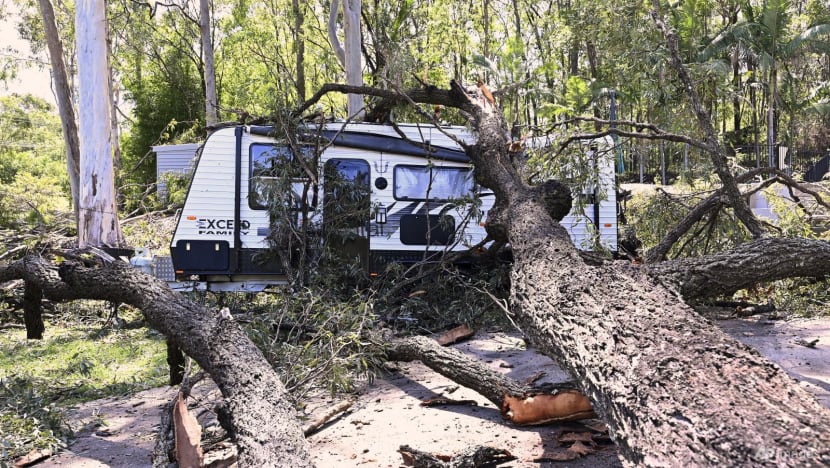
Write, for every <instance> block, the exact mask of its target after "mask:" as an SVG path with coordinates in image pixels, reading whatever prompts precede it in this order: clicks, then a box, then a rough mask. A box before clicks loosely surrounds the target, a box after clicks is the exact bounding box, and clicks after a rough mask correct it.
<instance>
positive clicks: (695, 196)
mask: <svg viewBox="0 0 830 468" xmlns="http://www.w3.org/2000/svg"><path fill="white" fill-rule="evenodd" d="M711 189H712V187H711V186H710V185H708V184H705V183H701V182H697V183H695V184H694V185H692V186H683V185H675V186H673V187H672V190H671V193H668V192H667V191H664V190H658V191H657V192H656V193H651V194H644V193H637V194H635V196H634V198H633V199H632V200H631V201H630V202H629V204H628V209H629V213H630V215H629V225H630V226H631V227H632V228H633V229H634V230H635V233H636V235H637V238H638V239H640V241H641V242H642V243H643V246H642V251H643V252H645V251H647V250H648V249H650V248H651V247H654V246H655V245H657V243H658V242H659V241H660V240H661V239H662V238H663V237H664V236H665V235H666V234H667V233H668V232H669V230H670V229H671V228H673V227H674V226H676V225H677V223H678V222H679V221H680V220H681V219H683V218H684V217H685V216H686V214H688V212H689V207H691V206H694V205H695V204H697V203H698V202H700V201H702V200H703V199H704V198H706V197H707V196H708V195H710V194H711ZM747 240H749V236H748V233H747V232H746V230H745V229H744V228H743V225H742V224H740V222H739V221H738V220H737V219H736V218H735V216H734V214H733V213H732V212H731V210H725V209H719V210H717V211H715V212H713V213H710V214H709V215H708V216H705V217H704V218H703V219H702V220H701V221H699V222H698V223H697V225H695V226H694V227H693V228H692V229H691V230H689V232H688V233H687V234H686V235H685V236H683V237H682V238H681V239H680V240H679V241H678V242H677V243H675V245H674V247H672V249H671V250H670V251H669V254H668V257H669V258H677V257H696V256H700V255H706V254H712V253H716V252H722V251H724V250H728V249H730V248H732V247H734V246H735V245H737V244H738V243H741V242H744V241H747Z"/></svg>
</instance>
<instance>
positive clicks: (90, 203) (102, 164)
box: [75, 0, 124, 247]
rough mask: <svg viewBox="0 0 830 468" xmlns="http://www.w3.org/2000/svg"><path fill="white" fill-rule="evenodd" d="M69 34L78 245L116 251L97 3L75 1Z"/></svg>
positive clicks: (101, 10)
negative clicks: (74, 78) (72, 42)
mask: <svg viewBox="0 0 830 468" xmlns="http://www.w3.org/2000/svg"><path fill="white" fill-rule="evenodd" d="M75 34H76V44H77V47H78V75H79V76H78V84H79V91H80V92H79V110H80V122H79V126H78V127H79V129H80V150H81V153H80V154H81V160H80V162H81V167H80V191H79V201H80V204H79V207H78V210H79V222H78V245H79V246H80V247H86V246H96V247H97V246H103V245H107V246H111V247H121V246H122V245H123V243H124V236H123V234H122V233H121V226H120V225H119V223H118V207H117V205H116V194H115V173H114V168H113V157H112V156H113V154H112V148H113V146H112V139H113V135H112V133H111V131H112V127H111V126H110V125H109V122H110V121H111V115H110V112H112V98H111V96H110V90H111V85H110V83H111V81H112V76H111V73H110V67H109V48H108V46H107V20H106V8H105V4H104V1H103V0H81V1H79V2H78V3H77V4H76V6H75ZM102 82H103V84H104V86H101V83H102ZM102 122H106V123H107V124H105V125H102Z"/></svg>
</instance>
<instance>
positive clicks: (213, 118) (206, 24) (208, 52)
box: [199, 0, 219, 127]
mask: <svg viewBox="0 0 830 468" xmlns="http://www.w3.org/2000/svg"><path fill="white" fill-rule="evenodd" d="M199 32H200V35H201V38H202V58H203V60H204V62H205V67H204V73H205V76H204V80H205V124H206V125H207V126H208V127H213V126H215V125H216V124H217V123H218V122H219V115H218V112H217V106H218V104H219V101H218V98H217V94H216V67H215V66H214V63H213V38H212V37H211V34H210V32H211V28H210V0H199Z"/></svg>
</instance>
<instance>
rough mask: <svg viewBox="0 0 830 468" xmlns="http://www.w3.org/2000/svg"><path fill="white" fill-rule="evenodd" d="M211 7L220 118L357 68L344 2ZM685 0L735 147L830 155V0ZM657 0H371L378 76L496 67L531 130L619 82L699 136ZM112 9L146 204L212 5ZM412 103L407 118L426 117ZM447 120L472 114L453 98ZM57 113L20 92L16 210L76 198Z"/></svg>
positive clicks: (30, 15) (337, 108)
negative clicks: (334, 13) (341, 54)
mask: <svg viewBox="0 0 830 468" xmlns="http://www.w3.org/2000/svg"><path fill="white" fill-rule="evenodd" d="M17 6H18V7H19V8H20V12H21V14H22V22H21V23H20V24H19V25H18V32H19V33H20V35H21V36H22V37H24V38H26V39H27V40H28V41H30V43H31V45H32V48H33V50H34V51H36V52H37V53H38V54H39V56H41V58H43V57H45V54H46V49H45V43H44V40H45V39H44V32H43V26H42V24H43V23H42V20H41V16H40V12H39V10H38V8H37V5H36V4H35V3H34V2H19V3H18V4H17ZM209 6H210V11H211V16H210V18H211V24H210V26H211V27H210V34H211V37H212V45H213V49H214V55H213V56H214V59H215V70H216V71H215V77H216V88H217V95H218V97H217V101H218V106H217V107H218V111H219V118H220V120H245V119H250V117H251V116H273V115H274V114H275V112H277V111H276V109H286V108H291V107H292V106H295V105H297V104H298V103H300V102H302V101H303V100H305V99H306V98H308V97H309V96H310V95H311V94H312V93H314V92H315V91H316V90H317V89H318V88H319V87H320V85H322V84H323V83H327V82H338V81H340V82H342V81H344V75H343V68H342V66H341V65H340V63H339V62H338V61H337V58H336V55H335V53H334V52H333V51H332V47H331V45H330V43H329V37H328V36H329V32H328V25H327V22H328V20H329V13H330V8H331V6H332V5H331V4H330V3H329V2H327V1H324V2H299V1H298V0H294V1H290V2H289V1H282V0H273V1H250V0H242V1H236V2H222V1H214V2H210V5H209ZM671 6H672V7H673V8H672V9H671V12H672V13H671V19H672V21H673V23H674V24H673V26H674V27H675V28H677V30H678V32H679V35H680V37H681V44H680V45H681V48H682V54H683V56H684V59H685V60H686V62H687V64H688V66H689V67H690V68H691V70H692V72H693V74H694V79H695V82H696V83H697V86H698V92H699V93H700V95H701V96H702V97H703V99H704V100H705V105H706V107H707V108H708V110H709V112H710V113H711V115H712V116H713V118H714V120H715V123H716V128H717V129H718V131H719V132H720V134H721V136H722V138H723V139H724V141H725V142H727V143H728V145H729V147H730V148H731V151H732V152H733V153H734V154H736V156H737V157H736V162H738V163H740V164H742V165H744V166H746V167H755V166H759V165H765V164H767V163H768V162H769V160H770V158H771V157H772V156H771V152H770V151H769V146H770V145H775V146H776V147H777V145H781V146H785V147H787V148H789V153H788V156H787V157H788V158H790V159H789V161H787V164H788V165H789V166H791V167H792V168H793V169H794V171H795V172H800V171H803V170H805V169H806V168H807V167H809V165H810V164H812V163H813V162H815V161H816V160H818V159H819V158H820V157H821V156H823V155H824V154H825V153H826V151H827V149H828V147H830V141H828V138H829V137H828V133H827V131H826V129H827V128H828V124H830V104H828V103H830V101H828V98H830V89H828V78H830V56H828V54H827V51H828V46H829V45H830V43H828V38H830V35H828V32H830V10H828V5H827V4H826V3H825V2H821V1H819V0H809V1H782V0H771V1H763V2H759V1H751V2H750V1H733V0H728V1H698V0H689V1H683V2H678V3H676V4H672V5H671ZM650 8H651V5H650V4H648V2H612V3H606V4H603V3H602V2H579V1H576V2H574V1H556V2H547V1H541V2H540V1H521V0H513V1H510V2H507V1H497V0H485V1H476V2H435V1H425V2H416V1H412V0H403V1H391V2H379V1H367V2H365V3H364V4H363V6H362V29H361V33H362V49H361V50H362V54H363V80H364V82H365V83H366V84H369V85H372V86H376V87H379V88H392V89H402V88H407V87H412V86H418V85H420V84H422V83H426V84H430V85H435V86H439V87H446V86H447V85H448V82H449V80H451V79H456V80H461V81H463V82H475V81H476V80H478V79H481V80H482V81H484V82H485V83H487V84H488V85H489V86H490V87H491V88H493V89H502V88H503V94H502V95H501V96H500V105H501V107H502V108H503V109H504V112H505V114H506V116H507V118H508V121H509V122H511V123H516V124H517V125H519V126H521V127H523V128H524V130H523V133H527V132H528V128H531V127H532V128H535V129H539V130H541V131H548V130H550V129H551V127H552V126H553V125H554V124H556V123H557V122H562V121H564V120H566V119H568V118H571V117H575V116H593V117H596V118H599V119H608V118H609V117H610V107H611V105H610V104H611V103H610V95H611V93H610V91H611V90H614V91H615V97H616V109H617V112H616V118H618V119H621V120H632V121H640V122H649V123H651V124H654V125H657V126H659V127H660V128H662V129H664V130H665V131H667V132H675V133H682V134H686V135H688V136H690V137H698V136H699V135H696V130H695V128H696V126H695V125H690V122H692V120H693V116H692V114H691V113H690V112H689V109H688V104H687V100H686V98H685V95H684V93H683V90H682V89H681V87H680V84H679V83H678V81H677V80H676V78H675V77H674V74H673V73H671V72H670V70H669V69H668V63H667V61H666V58H667V55H666V51H665V47H664V45H663V43H662V42H661V41H662V36H661V35H660V33H659V31H658V30H657V29H656V28H655V26H654V24H653V22H652V21H651V19H650V18H649V13H648V11H649V9H650ZM54 9H55V13H56V22H57V24H58V31H59V32H60V34H61V36H62V37H61V39H62V43H63V44H64V51H65V55H66V57H65V62H66V64H67V67H68V69H69V73H68V75H69V76H70V85H73V86H74V78H73V76H74V75H73V71H74V70H75V64H76V59H75V58H74V46H73V44H74V23H73V5H72V4H71V3H66V2H55V4H54ZM108 9H109V10H108V17H109V29H110V47H111V52H112V57H111V65H112V69H113V70H112V72H113V77H114V83H115V88H114V96H115V100H116V103H115V104H116V106H117V109H118V111H117V114H116V118H117V120H118V129H119V135H118V137H120V145H117V146H116V148H117V149H118V150H120V154H119V155H118V161H117V168H118V178H119V182H118V185H119V187H120V190H121V194H122V198H121V200H120V202H121V206H122V208H123V209H125V210H126V211H127V212H128V213H129V212H133V211H134V210H135V209H136V208H139V209H147V208H149V207H153V208H156V207H157V206H153V205H152V203H151V204H150V205H145V206H143V207H142V205H141V203H143V202H142V195H146V194H145V192H146V187H147V186H149V185H150V184H152V183H153V182H155V172H154V171H155V169H154V162H155V161H154V158H155V155H154V154H153V153H152V152H151V151H150V146H151V145H155V144H163V143H171V142H184V141H198V140H199V139H201V138H203V137H204V136H205V131H204V125H205V104H204V99H205V98H204V96H205V78H204V77H205V53H204V51H203V48H202V45H201V44H202V43H201V42H200V40H199V18H200V15H199V4H198V2H189V1H184V2H178V1H177V2H172V3H170V4H161V3H155V4H149V3H142V2H110V3H109V5H108ZM2 57H3V58H0V60H2V61H3V70H4V75H3V76H4V77H6V78H7V79H8V78H12V77H13V76H14V71H15V66H16V61H15V60H14V57H13V56H12V55H3V56H2ZM43 63H47V60H45V59H44V60H43ZM317 112H322V113H324V114H325V115H326V116H332V117H337V118H345V117H347V116H346V111H345V98H343V97H340V96H336V95H329V96H328V97H326V98H325V99H324V100H323V104H322V105H321V106H318V109H317ZM400 112H401V114H403V115H395V116H394V119H395V120H397V121H406V120H418V119H419V116H418V115H417V114H416V113H414V112H409V114H407V113H406V111H400ZM441 118H442V119H444V120H449V121H451V122H452V123H462V122H461V121H460V120H459V118H458V116H457V115H454V114H452V113H450V112H447V113H445V114H444V115H442V116H441ZM57 122H58V121H57V119H56V118H55V117H54V114H53V109H52V108H50V106H48V105H46V104H45V103H42V102H39V101H38V100H37V99H34V98H30V97H6V98H4V100H3V105H2V121H1V122H0V124H2V125H3V127H4V145H3V147H2V148H1V149H0V150H1V151H2V156H1V157H0V177H2V181H3V184H4V187H6V190H4V194H5V195H4V198H3V201H2V202H0V203H2V208H0V219H2V220H3V221H4V222H6V223H8V222H10V221H12V220H14V219H18V220H19V219H21V217H22V218H28V220H29V221H37V222H42V221H45V220H48V212H49V211H50V210H52V209H54V208H58V207H59V205H60V204H59V203H58V202H56V201H51V202H49V203H50V204H46V202H45V198H44V194H45V193H46V192H48V191H49V190H51V191H54V190H63V191H64V192H66V191H68V184H67V183H65V182H63V183H51V180H50V179H49V178H53V177H54V178H58V180H59V179H60V177H61V171H60V170H58V169H59V164H58V163H59V160H60V155H61V153H62V150H61V149H60V145H61V141H60V139H59V137H58V135H59V125H58V124H57ZM49 138H51V139H52V140H51V141H48V142H47V139H49ZM776 154H777V153H776ZM620 157H621V159H622V161H621V167H620V169H621V171H622V174H621V177H620V180H621V181H638V182H639V181H654V180H655V179H656V180H657V181H662V182H664V183H667V182H671V181H673V180H674V179H676V178H677V177H678V176H683V175H685V176H687V178H688V179H692V178H699V177H701V176H705V175H706V174H707V172H708V167H707V165H706V158H705V156H703V155H700V154H697V151H696V150H694V149H693V148H692V149H690V148H688V147H686V146H684V145H682V144H674V143H661V144H657V143H649V144H643V143H641V142H637V141H627V140H624V141H623V142H622V154H621V155H620ZM50 168H53V169H54V170H50ZM33 177H34V178H35V179H37V181H38V183H37V184H35V187H42V189H40V188H37V189H35V190H27V191H23V192H27V195H26V196H24V198H20V197H21V195H22V194H21V193H20V192H21V191H20V190H19V189H15V187H20V186H26V184H29V182H27V180H29V179H31V178H33ZM27 178H28V179H27ZM47 198H48V197H47ZM144 203H146V200H144ZM53 205H54V206H53ZM12 207H13V208H14V209H10V208H12ZM40 217H42V218H44V219H39V218H40Z"/></svg>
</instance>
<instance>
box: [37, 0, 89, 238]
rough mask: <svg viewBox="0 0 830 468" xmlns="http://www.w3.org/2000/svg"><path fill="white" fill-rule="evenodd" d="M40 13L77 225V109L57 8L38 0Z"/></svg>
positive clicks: (78, 167)
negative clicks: (65, 58) (56, 16)
mask: <svg viewBox="0 0 830 468" xmlns="http://www.w3.org/2000/svg"><path fill="white" fill-rule="evenodd" d="M38 5H39V6H40V15H41V17H42V18H43V32H44V34H45V36H46V45H47V47H48V48H49V61H50V62H51V64H52V79H53V80H54V81H55V100H56V101H57V103H58V113H59V114H60V118H61V130H62V131H63V141H64V144H65V145H66V169H67V173H68V174H69V188H70V191H71V192H72V209H73V210H74V212H75V224H76V226H77V224H78V206H79V204H78V203H79V202H78V200H79V186H80V182H79V173H80V172H79V170H80V167H81V150H80V143H79V142H78V124H77V123H76V122H75V108H74V106H73V105H72V92H71V90H70V87H69V78H68V76H67V72H66V64H65V63H64V60H63V44H61V38H60V35H59V34H58V27H57V24H56V23H55V10H54V9H53V8H52V2H51V1H49V0H38Z"/></svg>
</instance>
